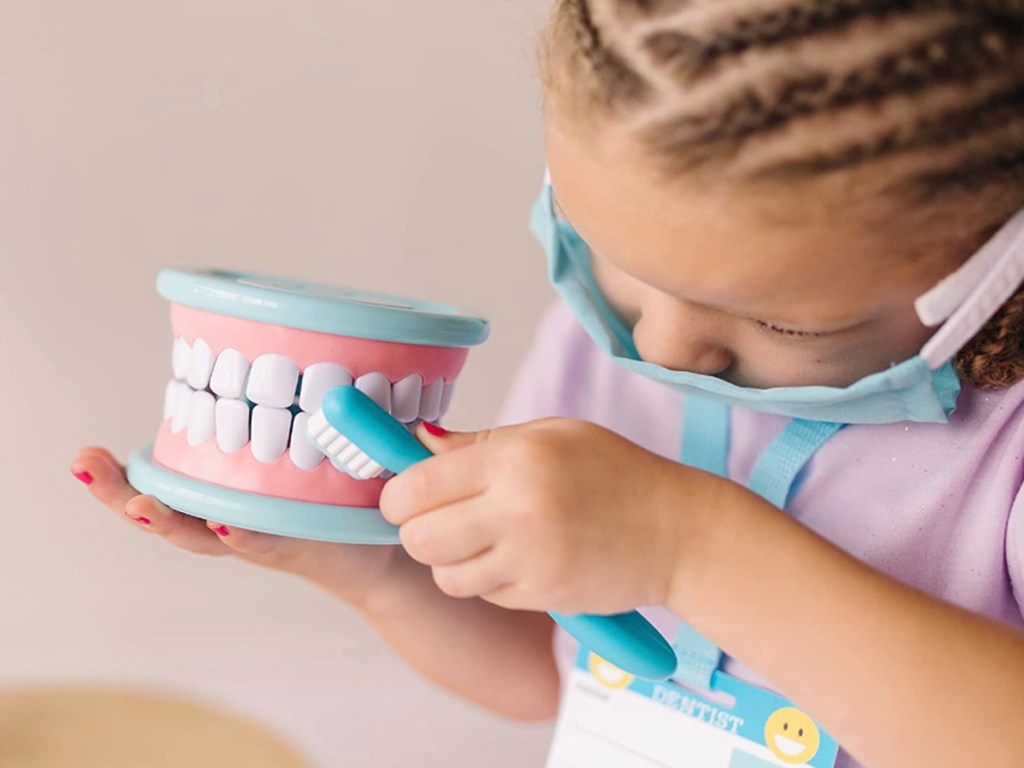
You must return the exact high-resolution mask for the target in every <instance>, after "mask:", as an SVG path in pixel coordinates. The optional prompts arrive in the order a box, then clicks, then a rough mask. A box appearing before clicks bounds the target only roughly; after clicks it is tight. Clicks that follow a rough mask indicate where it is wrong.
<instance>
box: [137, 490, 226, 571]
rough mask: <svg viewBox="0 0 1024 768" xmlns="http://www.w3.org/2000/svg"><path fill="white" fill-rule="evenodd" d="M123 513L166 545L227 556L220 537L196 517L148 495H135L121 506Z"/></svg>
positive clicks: (200, 552)
mask: <svg viewBox="0 0 1024 768" xmlns="http://www.w3.org/2000/svg"><path fill="white" fill-rule="evenodd" d="M124 514H125V516H126V517H128V518H129V519H130V520H132V521H134V522H135V523H136V524H138V525H139V527H140V528H142V529H144V530H146V531H147V532H149V533H155V534H156V535H157V536H159V537H160V538H162V539H163V540H164V541H166V542H167V543H168V544H172V545H174V546H175V547H178V548H179V549H184V550H186V551H188V552H194V553H195V554H197V555H216V556H222V555H230V554H232V552H231V550H230V549H229V548H228V547H225V546H224V544H223V542H221V540H220V538H219V537H218V536H217V535H216V534H215V533H213V531H211V530H210V529H209V528H207V527H206V522H205V521H204V520H200V519H199V518H197V517H191V516H190V515H184V514H182V513H181V512H176V511H174V510H173V509H170V508H169V507H166V506H164V505H163V504H161V503H160V502H159V501H157V500H156V499H154V498H153V497H152V496H135V497H134V498H132V499H129V500H128V502H127V503H126V504H125V507H124Z"/></svg>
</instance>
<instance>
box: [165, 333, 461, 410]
mask: <svg viewBox="0 0 1024 768" xmlns="http://www.w3.org/2000/svg"><path fill="white" fill-rule="evenodd" d="M172 367H173V369H174V378H176V379H178V380H179V381H187V382H188V385H189V386H190V387H191V388H192V389H195V390H204V389H206V388H207V387H209V388H210V390H211V391H212V392H213V393H214V394H216V395H218V396H219V397H226V398H233V399H240V398H241V397H242V396H243V393H244V396H245V398H246V399H248V400H250V401H251V402H253V403H256V404H257V405H265V406H268V407H270V408H288V407H290V406H292V405H294V404H295V403H296V402H297V403H298V406H299V408H301V409H302V410H303V411H305V412H306V413H315V412H316V411H318V410H320V404H321V402H322V401H323V398H324V395H325V394H326V393H327V392H328V391H330V390H331V389H333V388H334V387H338V386H343V385H352V384H354V385H355V386H356V387H357V388H358V389H361V390H362V391H363V392H365V393H366V394H368V395H369V396H370V397H372V398H373V399H374V400H375V401H377V404H378V405H380V406H381V407H382V408H384V409H385V410H387V411H389V412H390V413H391V415H393V416H394V417H395V418H396V419H398V420H399V421H402V422H411V421H414V420H416V419H417V418H419V419H423V420H424V421H436V420H437V419H438V418H439V417H440V416H441V415H443V414H444V413H445V412H446V411H447V410H448V405H449V404H450V403H451V398H452V390H453V387H454V386H455V383H454V382H451V383H450V384H448V385H447V386H445V383H444V380H443V379H441V378H437V379H435V380H434V381H433V382H431V383H430V384H429V385H427V386H426V387H424V386H423V377H422V376H420V375H419V374H417V373H414V374H410V375H409V376H406V377H405V378H404V379H402V380H401V381H398V382H395V383H394V384H393V385H392V384H391V382H390V381H389V380H388V378H387V376H385V375H384V374H383V373H377V372H373V373H366V374H363V375H362V376H359V377H358V378H357V379H356V380H355V382H353V381H352V374H350V373H349V372H348V371H347V370H345V368H344V367H342V366H340V365H338V364H336V363H314V364H313V365H310V366H308V367H307V368H306V369H305V370H304V371H302V372H301V373H302V376H301V380H302V383H301V386H300V385H299V378H300V377H299V373H300V372H299V367H298V365H296V364H295V363H294V362H293V361H292V360H291V359H290V358H288V357H286V356H284V355H277V354H266V355H260V356H259V357H257V358H256V359H255V360H254V361H253V363H252V365H251V366H250V365H249V362H248V361H247V360H246V359H245V357H243V356H242V353H241V352H239V351H238V350H236V349H225V350H224V351H223V352H221V353H220V354H219V355H217V356H216V358H215V357H214V355H213V351H212V350H211V349H210V346H209V344H207V343H206V342H205V341H203V340H202V339H196V341H195V344H193V345H192V346H189V344H188V342H187V341H185V340H184V339H183V338H181V337H180V336H179V337H178V338H176V339H175V340H174V352H173V356H172ZM296 388H298V399H297V400H296V396H295V393H296Z"/></svg>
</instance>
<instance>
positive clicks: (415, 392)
mask: <svg viewBox="0 0 1024 768" xmlns="http://www.w3.org/2000/svg"><path fill="white" fill-rule="evenodd" d="M422 392H423V377H422V376H420V375H419V374H418V373H413V374H411V375H409V376H406V377H405V378H404V379H402V380H401V381H399V382H396V383H395V386H393V387H392V388H391V415H392V416H394V417H395V418H396V419H398V420H399V421H406V422H408V421H412V420H413V419H415V418H416V416H417V415H418V414H419V412H420V395H421V394H422Z"/></svg>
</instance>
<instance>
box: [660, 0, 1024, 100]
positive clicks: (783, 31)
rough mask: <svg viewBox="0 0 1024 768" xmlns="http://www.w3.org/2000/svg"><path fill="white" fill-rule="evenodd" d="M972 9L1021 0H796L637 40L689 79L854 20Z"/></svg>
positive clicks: (1010, 5) (1003, 13) (998, 8)
mask: <svg viewBox="0 0 1024 768" xmlns="http://www.w3.org/2000/svg"><path fill="white" fill-rule="evenodd" d="M922 10H923V11H940V10H952V11H965V10H966V11H973V12H977V13H981V14H983V15H989V16H991V17H998V18H999V19H1011V20H1012V18H1013V17H1012V16H1007V14H1008V13H1009V12H1011V11H1024V1H1022V0H996V1H994V2H977V1H976V0H819V1H818V2H811V3H808V2H796V3H793V4H791V5H786V6H783V7H780V8H774V9H771V10H767V11H759V12H756V13H752V14H750V15H748V16H744V17H742V18H740V19H737V20H735V21H733V22H732V23H731V25H730V26H728V27H726V28H725V29H722V30H721V31H718V32H716V33H714V34H713V35H712V36H710V37H708V38H705V39H702V38H699V37H697V36H695V35H692V34H688V33H686V32H683V31H681V30H677V29H668V30H658V31H655V32H652V33H651V34H649V35H648V36H647V37H646V39H645V40H644V41H643V46H644V47H645V48H646V50H647V51H648V53H649V54H650V56H651V58H652V60H653V61H654V62H655V63H656V64H659V65H662V66H664V67H667V68H668V69H670V70H671V71H672V72H673V74H674V75H675V76H676V77H678V78H680V79H681V80H683V81H684V82H687V83H689V84H693V83H695V82H697V81H698V80H699V79H701V78H703V77H706V76H708V75H710V74H712V73H713V71H714V70H715V69H716V68H717V67H718V66H720V65H722V64H723V63H725V62H726V61H727V60H729V59H731V58H733V57H737V56H740V55H742V54H744V53H747V52H748V51H752V50H755V49H760V48H770V47H773V46H777V45H779V44H780V43H786V42H793V41H796V40H801V39H805V38H808V37H812V36H814V35H816V34H820V33H823V32H829V31H838V30H842V29H844V28H845V27H847V26H848V25H849V24H850V23H852V22H854V21H860V20H861V19H873V20H876V21H881V20H884V19H886V18H889V17H892V16H897V15H907V14H909V13H911V12H914V11H922Z"/></svg>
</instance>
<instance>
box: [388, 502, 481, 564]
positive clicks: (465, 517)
mask: <svg viewBox="0 0 1024 768" xmlns="http://www.w3.org/2000/svg"><path fill="white" fill-rule="evenodd" d="M480 507H481V505H480V503H479V501H478V500H477V499H471V500H468V501H460V502H456V503H455V504H449V505H448V506H445V507H441V508H440V509H435V510H433V511H431V512H428V513H427V514H424V515H420V516H418V517H414V518H412V519H411V520H409V521H408V522H406V523H405V524H404V525H403V526H402V527H401V528H399V529H398V536H399V539H400V540H401V542H402V546H403V547H405V551H406V552H408V553H409V556H410V557H412V558H413V559H414V560H417V561H419V562H421V563H423V564H424V565H449V564H453V563H459V562H462V561H463V560H467V559H469V558H471V557H474V556H476V555H479V554H481V553H482V552H484V551H485V550H487V549H489V548H490V547H492V546H493V545H494V539H495V535H494V530H493V528H492V525H491V522H492V521H493V516H488V515H486V514H484V510H482V509H481V508H480Z"/></svg>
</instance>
